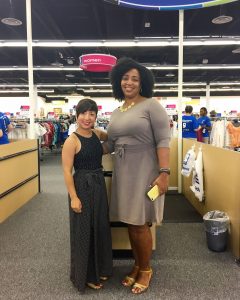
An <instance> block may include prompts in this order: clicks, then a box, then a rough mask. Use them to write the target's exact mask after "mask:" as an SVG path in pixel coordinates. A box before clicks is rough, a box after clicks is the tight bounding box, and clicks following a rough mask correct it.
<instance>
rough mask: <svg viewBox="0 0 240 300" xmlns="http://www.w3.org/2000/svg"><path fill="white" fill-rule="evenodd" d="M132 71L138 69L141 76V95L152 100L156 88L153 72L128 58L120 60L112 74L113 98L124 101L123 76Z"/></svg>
mask: <svg viewBox="0 0 240 300" xmlns="http://www.w3.org/2000/svg"><path fill="white" fill-rule="evenodd" d="M132 69H137V70H138V72H139V74H140V86H141V92H140V94H141V95H142V96H143V97H146V98H151V97H152V94H153V86H154V77H153V74H152V72H151V71H150V70H149V69H147V68H146V67H144V66H142V65H141V64H139V63H138V62H136V61H135V60H133V59H131V58H128V57H123V58H120V59H119V60H118V62H117V64H116V65H115V66H114V67H113V69H112V71H111V73H110V82H111V84H112V89H113V96H114V97H115V98H116V99H118V100H120V101H121V100H123V99H124V94H123V91H122V88H121V80H122V77H123V75H124V74H126V73H127V72H128V71H129V70H132Z"/></svg>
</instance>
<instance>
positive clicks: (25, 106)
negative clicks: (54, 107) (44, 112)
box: [20, 105, 30, 111]
mask: <svg viewBox="0 0 240 300" xmlns="http://www.w3.org/2000/svg"><path fill="white" fill-rule="evenodd" d="M20 109H21V110H22V111H26V110H29V109H30V106H29V105H21V106H20Z"/></svg>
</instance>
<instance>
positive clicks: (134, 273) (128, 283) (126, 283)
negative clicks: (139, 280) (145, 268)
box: [122, 265, 139, 287]
mask: <svg viewBox="0 0 240 300" xmlns="http://www.w3.org/2000/svg"><path fill="white" fill-rule="evenodd" d="M138 269H139V266H135V265H134V267H133V270H132V272H131V273H130V274H132V276H134V277H132V276H129V275H127V276H125V277H124V279H123V281H122V285H123V286H126V287H129V286H132V285H133V284H134V283H135V281H136V277H137V274H138Z"/></svg>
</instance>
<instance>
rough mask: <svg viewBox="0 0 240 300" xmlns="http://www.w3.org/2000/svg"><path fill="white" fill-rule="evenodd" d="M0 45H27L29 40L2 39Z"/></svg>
mask: <svg viewBox="0 0 240 300" xmlns="http://www.w3.org/2000/svg"><path fill="white" fill-rule="evenodd" d="M0 47H27V41H12V42H10V41H0Z"/></svg>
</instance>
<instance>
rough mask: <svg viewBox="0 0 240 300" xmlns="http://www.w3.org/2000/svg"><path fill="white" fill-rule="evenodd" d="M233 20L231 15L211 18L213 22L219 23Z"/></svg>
mask: <svg viewBox="0 0 240 300" xmlns="http://www.w3.org/2000/svg"><path fill="white" fill-rule="evenodd" d="M232 20H233V17H231V16H223V15H222V16H219V17H217V18H214V19H212V23H213V24H217V25H221V24H226V23H229V22H231V21H232Z"/></svg>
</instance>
